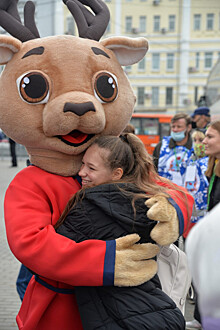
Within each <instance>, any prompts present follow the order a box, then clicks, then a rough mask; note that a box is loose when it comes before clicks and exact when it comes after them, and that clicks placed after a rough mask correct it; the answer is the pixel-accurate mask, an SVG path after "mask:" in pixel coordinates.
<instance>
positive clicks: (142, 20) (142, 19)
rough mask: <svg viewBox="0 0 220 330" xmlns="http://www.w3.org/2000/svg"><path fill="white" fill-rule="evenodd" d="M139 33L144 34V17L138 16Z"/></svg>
mask: <svg viewBox="0 0 220 330" xmlns="http://www.w3.org/2000/svg"><path fill="white" fill-rule="evenodd" d="M139 31H140V32H146V16H140V18H139Z"/></svg>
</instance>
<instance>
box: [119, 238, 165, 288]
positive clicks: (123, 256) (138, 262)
mask: <svg viewBox="0 0 220 330" xmlns="http://www.w3.org/2000/svg"><path fill="white" fill-rule="evenodd" d="M139 240H140V236H139V235H138V234H132V235H127V236H124V237H120V238H118V239H116V256H115V278H114V285H115V286H136V285H140V284H143V283H144V282H146V281H148V280H150V279H151V278H152V277H153V276H154V275H155V274H156V273H157V263H156V261H154V260H147V259H150V258H153V257H155V256H156V255H157V254H158V253H159V250H160V249H159V247H158V246H157V245H156V244H151V243H144V244H135V243H137V242H138V241H139Z"/></svg>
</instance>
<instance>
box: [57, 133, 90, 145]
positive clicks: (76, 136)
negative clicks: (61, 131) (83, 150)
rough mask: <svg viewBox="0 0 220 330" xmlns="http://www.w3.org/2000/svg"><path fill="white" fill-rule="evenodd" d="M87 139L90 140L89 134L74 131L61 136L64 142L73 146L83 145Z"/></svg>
mask: <svg viewBox="0 0 220 330" xmlns="http://www.w3.org/2000/svg"><path fill="white" fill-rule="evenodd" d="M87 138H88V134H86V133H82V132H80V131H77V130H74V131H72V132H70V133H69V134H67V135H61V139H62V140H64V141H66V142H69V143H73V144H81V143H83V142H85V140H86V139H87Z"/></svg>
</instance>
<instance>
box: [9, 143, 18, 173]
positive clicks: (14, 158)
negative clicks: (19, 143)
mask: <svg viewBox="0 0 220 330" xmlns="http://www.w3.org/2000/svg"><path fill="white" fill-rule="evenodd" d="M8 141H9V144H10V154H11V167H16V166H17V156H16V142H15V141H14V140H12V139H11V138H8Z"/></svg>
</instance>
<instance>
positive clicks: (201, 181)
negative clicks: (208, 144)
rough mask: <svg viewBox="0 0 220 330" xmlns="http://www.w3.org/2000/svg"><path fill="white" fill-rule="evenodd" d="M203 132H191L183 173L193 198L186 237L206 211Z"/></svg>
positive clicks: (206, 191)
mask: <svg viewBox="0 0 220 330" xmlns="http://www.w3.org/2000/svg"><path fill="white" fill-rule="evenodd" d="M204 138H205V134H204V133H203V132H201V131H199V130H195V131H194V132H193V134H192V140H193V152H192V154H191V156H190V158H189V161H188V163H187V169H186V174H185V179H184V182H185V188H186V189H187V190H188V192H189V193H191V194H192V196H193V197H194V200H195V204H194V210H193V214H192V217H191V220H190V222H191V223H190V226H189V228H188V231H186V232H185V233H184V235H183V237H184V238H186V237H187V235H188V232H189V230H190V229H191V228H192V227H193V226H194V225H195V223H197V222H198V221H199V220H200V219H201V218H203V217H204V216H205V214H206V211H207V195H208V185H209V182H208V180H207V177H206V174H205V172H206V170H207V167H208V156H206V155H205V146H204V144H203V143H202V141H203V140H204Z"/></svg>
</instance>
